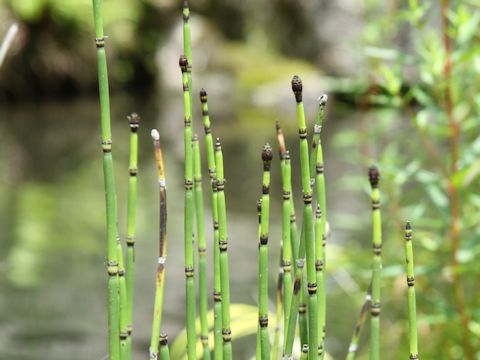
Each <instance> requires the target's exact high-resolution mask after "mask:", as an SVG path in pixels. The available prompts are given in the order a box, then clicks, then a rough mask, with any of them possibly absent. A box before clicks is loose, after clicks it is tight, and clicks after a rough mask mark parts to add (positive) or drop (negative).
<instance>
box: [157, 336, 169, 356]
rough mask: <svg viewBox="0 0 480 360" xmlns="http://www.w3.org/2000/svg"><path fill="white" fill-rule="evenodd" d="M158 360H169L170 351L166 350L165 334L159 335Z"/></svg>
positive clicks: (166, 340) (166, 338)
mask: <svg viewBox="0 0 480 360" xmlns="http://www.w3.org/2000/svg"><path fill="white" fill-rule="evenodd" d="M159 347H160V360H170V351H169V350H168V336H167V334H163V333H162V334H160V341H159Z"/></svg>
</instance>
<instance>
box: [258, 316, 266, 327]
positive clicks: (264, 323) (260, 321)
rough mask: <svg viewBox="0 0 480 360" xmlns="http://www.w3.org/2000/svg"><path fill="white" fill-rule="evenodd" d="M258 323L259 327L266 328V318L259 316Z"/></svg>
mask: <svg viewBox="0 0 480 360" xmlns="http://www.w3.org/2000/svg"><path fill="white" fill-rule="evenodd" d="M258 323H259V324H260V327H262V328H264V327H268V316H260V317H259V318H258Z"/></svg>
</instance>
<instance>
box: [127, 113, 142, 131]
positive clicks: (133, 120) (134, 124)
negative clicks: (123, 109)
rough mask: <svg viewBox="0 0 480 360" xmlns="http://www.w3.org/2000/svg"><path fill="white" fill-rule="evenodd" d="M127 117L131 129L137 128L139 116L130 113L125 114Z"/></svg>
mask: <svg viewBox="0 0 480 360" xmlns="http://www.w3.org/2000/svg"><path fill="white" fill-rule="evenodd" d="M127 119H128V122H129V124H130V128H131V129H132V130H133V129H138V127H139V126H140V116H138V114H137V113H131V114H130V115H127Z"/></svg>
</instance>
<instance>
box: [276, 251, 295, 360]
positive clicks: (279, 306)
mask: <svg viewBox="0 0 480 360" xmlns="http://www.w3.org/2000/svg"><path fill="white" fill-rule="evenodd" d="M282 249H283V245H281V246H280V254H282V252H283V250H282ZM290 285H291V284H290ZM276 295H277V296H276V307H275V308H276V314H275V332H274V334H273V348H272V360H277V359H278V350H279V349H280V330H281V329H282V326H281V321H282V315H283V311H284V308H285V306H284V302H283V266H282V257H281V256H280V266H279V268H278V277H277V294H276Z"/></svg>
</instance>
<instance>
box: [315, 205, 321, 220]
mask: <svg viewBox="0 0 480 360" xmlns="http://www.w3.org/2000/svg"><path fill="white" fill-rule="evenodd" d="M315 217H316V218H317V219H320V218H321V217H322V209H321V208H320V204H318V205H317V208H316V209H315Z"/></svg>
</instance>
